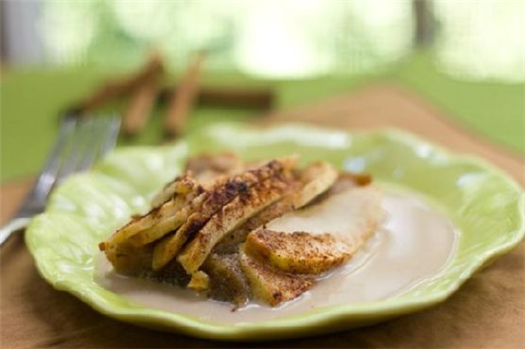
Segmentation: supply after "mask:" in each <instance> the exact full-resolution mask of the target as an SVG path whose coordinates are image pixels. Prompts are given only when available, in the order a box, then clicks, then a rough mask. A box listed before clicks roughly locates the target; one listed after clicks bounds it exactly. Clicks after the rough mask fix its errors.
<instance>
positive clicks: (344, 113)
mask: <svg viewBox="0 0 525 350" xmlns="http://www.w3.org/2000/svg"><path fill="white" fill-rule="evenodd" d="M494 117H495V118H497V116H494ZM289 120H293V121H305V122H311V123H315V124H319V125H325V126H331V127H341V128H345V129H368V128H383V127H398V128H402V129H405V130H409V131H412V132H414V133H416V134H419V135H421V136H423V137H425V138H427V139H429V140H431V141H433V142H435V143H438V144H441V145H443V146H445V147H447V148H449V149H452V150H454V151H457V152H460V153H466V154H472V155H477V156H480V157H482V158H485V159H486V160H488V161H490V162H492V163H494V164H496V165H497V166H499V167H500V168H502V169H504V170H505V171H506V172H507V173H508V174H509V175H510V176H511V177H513V178H514V179H515V180H516V181H517V182H518V183H520V184H521V185H522V186H524V185H525V162H524V159H523V157H521V156H519V155H516V154H511V153H509V152H508V151H506V150H504V149H502V148H501V147H499V146H496V145H493V144H491V143H489V142H488V141H485V140H484V139H483V138H482V137H480V136H477V135H473V134H471V133H469V132H468V131H466V129H464V128H463V127H462V126H459V125H456V124H454V123H453V122H451V121H450V119H449V118H447V117H445V116H444V114H443V112H441V111H439V110H438V109H437V108H435V107H433V106H430V105H428V104H427V103H426V102H424V101H422V100H421V99H419V98H418V97H416V96H414V95H412V94H411V93H409V92H407V91H405V90H403V89H401V88H399V87H397V86H393V85H373V86H372V85H371V86H368V87H366V88H364V89H362V90H360V91H358V92H355V93H353V94H351V95H346V96H344V95H343V96H340V97H336V98H334V99H331V100H329V101H326V102H323V103H320V104H317V105H315V106H310V107H304V108H302V109H300V110H296V111H293V112H286V113H281V114H276V115H273V116H269V118H268V120H267V122H269V123H275V122H280V121H289ZM30 184H31V180H30V179H26V180H20V181H16V182H10V183H6V184H3V185H2V187H1V192H0V194H1V202H0V205H1V207H0V208H1V211H0V213H1V216H0V220H1V222H2V223H3V222H5V221H6V220H7V219H8V218H9V217H10V215H12V213H13V211H14V210H15V209H16V208H17V206H18V205H19V203H20V201H21V199H22V198H23V195H24V194H25V193H26V192H27V190H28V189H29V186H30ZM0 262H1V265H0V274H1V275H0V276H1V282H2V283H1V285H0V288H1V289H0V310H1V314H0V327H1V328H0V342H1V346H2V347H4V348H5V347H131V348H134V347H141V348H144V347H145V348H155V347H170V348H177V347H188V348H190V347H206V348H208V347H225V346H227V347H236V346H242V347H244V345H243V344H240V345H239V344H228V343H218V342H211V341H206V340H199V339H193V338H189V337H185V336H181V335H174V334H167V333H161V332H157V331H152V330H147V329H142V328H138V327H136V326H132V325H128V324H125V323H121V322H119V321H115V320H112V319H110V318H107V317H105V316H102V315H100V314H98V313H96V312H95V311H93V310H91V309H90V308H89V307H88V306H87V305H84V304H83V303H82V302H80V301H79V300H77V299H76V298H74V297H72V296H70V295H69V294H66V293H64V292H58V291H55V290H54V289H53V288H52V287H50V286H49V285H48V284H46V283H45V281H44V280H42V278H40V277H39V276H38V274H37V272H36V269H35V267H34V264H33V262H32V259H31V257H30V255H29V253H28V251H27V249H26V248H25V246H24V244H23V241H22V239H21V237H15V238H13V239H11V240H10V241H9V242H8V243H7V244H6V245H5V246H4V247H2V250H1V257H0ZM523 329H525V245H524V244H523V243H522V244H520V245H519V246H518V247H517V248H516V249H514V250H513V251H512V252H510V253H509V254H507V255H506V256H504V257H501V258H500V259H498V260H497V261H496V262H495V263H494V264H493V265H491V266H490V267H488V268H486V269H484V270H483V271H481V272H479V273H477V274H476V275H475V276H474V277H473V278H471V279H470V280H469V281H468V282H467V283H466V284H465V285H464V286H463V287H462V288H461V289H460V290H459V291H458V292H457V293H455V294H454V295H453V296H452V297H451V298H450V299H449V300H448V301H446V302H445V303H443V304H441V305H438V306H437V307H434V308H432V309H429V310H426V311H424V312H420V313H418V314H414V315H408V316H404V317H401V318H399V319H396V320H392V321H389V322H386V323H383V324H380V325H376V326H371V327H366V328H362V329H356V330H351V331H346V332H340V333H335V334H329V335H324V336H318V337H314V338H308V339H298V340H287V341H279V342H271V343H257V344H252V345H249V347H392V348H397V347H435V348H440V347H459V348H465V347H481V348H489V347H496V348H498V347H500V348H501V347H521V348H523V347H525V335H524V332H523Z"/></svg>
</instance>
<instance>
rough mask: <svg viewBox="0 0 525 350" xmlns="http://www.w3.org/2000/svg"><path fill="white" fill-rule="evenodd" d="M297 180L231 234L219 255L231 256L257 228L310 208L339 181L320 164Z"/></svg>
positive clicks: (332, 169)
mask: <svg viewBox="0 0 525 350" xmlns="http://www.w3.org/2000/svg"><path fill="white" fill-rule="evenodd" d="M295 177H296V178H297V180H296V181H295V182H293V183H291V184H290V186H289V187H288V193H287V194H286V195H285V196H284V198H282V199H281V200H279V201H278V202H277V203H274V204H272V205H270V206H268V207H266V208H264V209H263V210H261V211H260V212H259V213H257V214H256V215H254V216H252V217H251V218H249V219H248V220H247V221H246V222H245V223H244V224H242V225H241V226H240V227H239V228H237V229H235V230H233V231H232V232H229V233H228V234H227V235H226V236H225V237H224V238H223V239H222V240H221V242H220V243H219V244H218V245H217V247H216V248H215V249H216V251H217V252H223V253H232V252H234V251H237V249H238V247H237V245H238V244H240V243H242V242H244V241H245V239H246V236H247V235H248V233H250V232H251V231H253V230H255V229H256V228H258V227H260V226H262V225H264V224H266V223H267V222H269V221H271V220H273V219H275V218H278V217H280V216H282V215H284V214H286V213H289V212H291V211H293V210H296V209H300V208H302V207H303V206H305V205H308V204H309V203H310V202H311V201H312V200H314V199H315V198H316V197H318V196H319V195H321V194H322V193H324V192H326V191H327V190H328V189H329V188H330V186H332V185H333V184H334V182H335V181H336V180H337V177H338V174H337V171H336V170H335V169H334V168H333V167H332V166H331V165H329V164H328V163H326V162H317V163H314V164H312V165H310V166H308V167H307V168H306V169H304V170H301V171H299V172H297V173H296V174H295Z"/></svg>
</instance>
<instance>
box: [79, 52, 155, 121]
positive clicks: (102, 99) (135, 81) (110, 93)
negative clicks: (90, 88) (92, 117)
mask: <svg viewBox="0 0 525 350" xmlns="http://www.w3.org/2000/svg"><path fill="white" fill-rule="evenodd" d="M162 70H163V63H162V59H161V58H160V56H159V55H153V56H152V57H151V58H150V60H149V61H148V63H147V64H146V65H144V66H143V67H142V68H141V69H140V70H139V71H138V72H137V73H136V74H133V75H131V76H126V77H123V78H120V79H116V80H111V81H108V82H107V83H105V84H103V85H102V86H101V87H100V88H98V89H97V90H95V91H94V92H93V93H92V94H91V95H90V96H88V97H87V98H86V99H84V100H82V101H80V102H78V103H77V104H75V105H74V107H73V109H74V110H75V111H76V112H87V111H92V110H94V109H96V108H99V107H101V106H102V105H104V104H105V103H107V102H108V101H111V100H113V99H115V98H118V97H121V96H123V95H126V94H128V93H130V92H131V91H133V90H134V89H135V88H136V87H138V86H140V85H141V84H143V83H144V82H145V81H148V80H149V79H151V78H152V77H153V76H155V75H157V74H158V73H159V72H161V71H162Z"/></svg>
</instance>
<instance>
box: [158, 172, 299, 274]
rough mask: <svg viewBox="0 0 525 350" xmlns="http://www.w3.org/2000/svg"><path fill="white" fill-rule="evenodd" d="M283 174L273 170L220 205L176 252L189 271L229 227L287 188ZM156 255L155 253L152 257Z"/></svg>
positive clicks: (195, 269) (204, 257)
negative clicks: (271, 173)
mask: <svg viewBox="0 0 525 350" xmlns="http://www.w3.org/2000/svg"><path fill="white" fill-rule="evenodd" d="M285 175H286V174H284V173H282V174H276V175H275V176H273V177H271V178H268V179H266V180H263V181H260V182H259V183H257V184H255V185H253V186H252V187H250V188H249V189H248V191H246V192H243V193H240V194H239V195H238V196H237V197H236V198H235V199H234V200H233V201H231V202H230V203H228V204H227V205H225V206H224V207H222V208H221V209H220V210H219V211H218V212H217V213H216V214H215V215H213V216H212V217H211V218H210V220H209V221H208V222H207V223H206V224H205V225H204V227H203V228H202V229H201V230H199V231H198V233H197V234H196V236H195V237H194V238H193V239H192V240H191V241H190V242H189V243H188V245H187V246H186V247H185V248H184V249H183V250H182V251H181V253H180V254H179V255H178V256H177V260H178V261H179V262H180V263H181V265H182V266H183V267H184V269H186V271H187V272H188V273H194V272H196V271H197V270H198V269H199V268H200V266H201V265H202V264H203V263H204V261H205V260H206V258H207V257H208V255H209V254H210V253H211V251H212V249H213V247H215V245H216V244H217V243H218V242H219V241H220V240H221V239H222V238H223V237H224V236H225V235H226V234H228V232H230V231H231V230H234V229H235V228H237V227H239V226H240V225H241V224H242V223H244V222H245V221H246V220H247V219H249V218H250V217H251V216H253V215H255V214H256V213H258V212H259V211H261V210H262V209H264V208H265V207H267V206H269V205H271V204H272V203H275V202H276V201H277V200H279V199H280V198H282V196H283V195H284V194H285V193H286V192H287V187H288V186H289V184H290V180H289V177H287V176H285ZM154 259H155V257H154Z"/></svg>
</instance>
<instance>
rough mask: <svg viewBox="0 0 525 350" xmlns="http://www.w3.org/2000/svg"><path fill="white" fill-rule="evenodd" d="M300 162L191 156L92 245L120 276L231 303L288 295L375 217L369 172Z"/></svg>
mask: <svg viewBox="0 0 525 350" xmlns="http://www.w3.org/2000/svg"><path fill="white" fill-rule="evenodd" d="M298 162H299V157H297V156H295V155H292V156H287V157H282V158H276V159H269V160H263V161H259V162H256V163H244V162H243V161H242V160H241V159H240V158H239V157H237V156H236V155H235V154H232V153H222V154H217V155H202V156H197V157H194V158H191V159H189V160H188V161H187V164H186V167H185V170H184V172H183V174H182V175H180V176H177V177H176V178H175V179H174V180H173V181H172V182H170V183H168V184H166V185H165V186H164V187H163V188H162V189H161V190H160V192H159V193H158V194H157V195H156V196H155V197H154V198H153V200H152V202H151V209H150V211H149V212H147V213H146V214H144V215H136V216H133V217H132V218H131V221H130V222H129V223H127V224H126V225H124V226H123V227H121V228H120V229H118V230H117V231H116V232H115V233H114V234H113V235H112V236H111V237H109V238H108V239H107V240H106V241H105V242H102V243H100V245H99V247H100V249H101V250H102V251H103V252H104V254H105V256H106V258H107V260H108V261H109V262H110V263H111V264H112V266H113V268H114V270H115V271H116V272H117V273H118V274H121V275H125V276H133V277H138V278H142V279H147V280H152V281H156V282H159V283H164V284H173V285H175V286H178V287H182V288H186V289H191V290H194V291H195V292H196V293H200V294H204V295H206V296H208V297H209V298H212V299H215V300H220V301H226V302H229V303H231V304H233V305H234V306H235V307H237V308H238V307H241V306H243V305H246V304H247V303H249V302H250V301H252V300H255V301H257V302H262V303H264V304H267V305H269V306H278V305H281V304H282V303H285V302H287V301H291V300H294V299H296V298H298V297H299V296H301V295H302V294H303V293H305V292H306V291H308V290H310V289H311V288H312V287H314V286H315V285H316V284H322V283H325V282H326V280H327V279H330V274H331V272H332V271H334V269H336V268H337V267H340V266H342V265H344V264H346V263H347V262H348V261H350V260H351V259H352V257H353V256H354V255H355V254H356V253H357V252H358V251H359V250H360V248H361V247H362V246H363V245H364V243H365V242H366V240H367V239H368V238H369V237H370V236H371V235H372V233H373V232H374V231H375V230H376V228H377V225H378V222H379V221H380V219H381V217H382V215H383V210H382V207H381V201H382V199H381V198H382V193H381V191H380V190H379V189H378V188H377V187H376V186H375V185H373V184H372V183H371V177H370V176H368V175H366V174H352V173H347V172H340V171H338V170H336V169H335V168H334V167H333V166H332V165H330V164H328V163H326V162H323V161H318V162H314V163H310V164H307V165H306V166H299V165H298ZM349 215H350V217H351V218H352V219H349V217H348V216H349Z"/></svg>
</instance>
